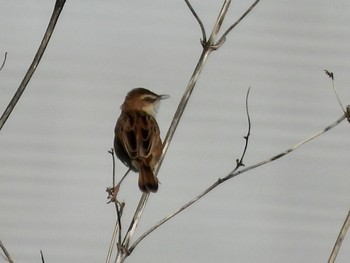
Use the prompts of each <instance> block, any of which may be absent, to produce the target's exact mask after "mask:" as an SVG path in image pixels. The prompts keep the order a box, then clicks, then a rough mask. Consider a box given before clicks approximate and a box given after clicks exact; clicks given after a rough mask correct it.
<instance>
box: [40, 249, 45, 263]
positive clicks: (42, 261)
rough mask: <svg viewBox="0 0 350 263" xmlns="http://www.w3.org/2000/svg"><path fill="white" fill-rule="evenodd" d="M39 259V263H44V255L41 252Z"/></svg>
mask: <svg viewBox="0 0 350 263" xmlns="http://www.w3.org/2000/svg"><path fill="white" fill-rule="evenodd" d="M40 257H41V263H45V259H44V254H43V252H42V251H41V250H40Z"/></svg>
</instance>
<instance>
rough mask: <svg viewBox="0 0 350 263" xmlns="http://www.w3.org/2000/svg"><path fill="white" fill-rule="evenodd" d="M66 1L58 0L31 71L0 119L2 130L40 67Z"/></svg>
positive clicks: (30, 68)
mask: <svg viewBox="0 0 350 263" xmlns="http://www.w3.org/2000/svg"><path fill="white" fill-rule="evenodd" d="M65 2H66V0H56V4H55V8H54V10H53V13H52V16H51V19H50V22H49V25H48V26H47V29H46V32H45V35H44V37H43V39H42V41H41V44H40V46H39V49H38V51H37V52H36V54H35V57H34V59H33V62H32V64H31V65H30V66H29V69H28V71H27V73H26V74H25V76H24V78H23V80H22V82H21V84H20V85H19V87H18V89H17V91H16V93H15V95H14V96H13V98H12V100H11V101H10V103H9V105H8V106H7V108H6V109H5V111H4V113H3V115H2V116H1V118H0V130H1V129H2V127H3V126H4V124H5V122H6V120H7V119H8V117H9V116H10V114H11V112H12V110H13V109H14V108H15V106H16V104H17V102H18V100H19V99H20V97H21V95H22V93H23V92H24V90H25V88H26V87H27V85H28V83H29V81H30V79H31V78H32V76H33V74H34V72H35V70H36V68H37V67H38V65H39V63H40V60H41V58H42V56H43V54H44V52H45V49H46V47H47V44H48V43H49V41H50V38H51V35H52V33H53V31H54V29H55V26H56V23H57V21H58V18H59V16H60V14H61V11H62V9H63V6H64V4H65Z"/></svg>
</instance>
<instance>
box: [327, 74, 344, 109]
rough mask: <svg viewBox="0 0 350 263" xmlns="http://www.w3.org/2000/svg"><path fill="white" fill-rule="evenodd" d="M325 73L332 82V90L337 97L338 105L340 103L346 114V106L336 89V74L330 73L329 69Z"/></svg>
mask: <svg viewBox="0 0 350 263" xmlns="http://www.w3.org/2000/svg"><path fill="white" fill-rule="evenodd" d="M324 72H325V73H326V74H327V76H328V77H329V78H330V79H331V80H332V88H333V91H334V94H335V96H336V97H337V100H338V103H339V105H340V107H341V109H342V111H343V112H344V113H346V111H345V108H344V106H343V104H342V103H341V100H340V98H339V95H338V91H337V88H336V87H335V80H334V73H333V72H331V71H328V70H327V69H325V70H324Z"/></svg>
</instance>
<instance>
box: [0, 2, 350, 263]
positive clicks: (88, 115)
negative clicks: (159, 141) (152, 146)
mask: <svg viewBox="0 0 350 263" xmlns="http://www.w3.org/2000/svg"><path fill="white" fill-rule="evenodd" d="M222 2H223V1H217V0H215V1H210V0H206V1H198V0H195V1H192V4H193V7H194V8H195V9H196V11H197V12H198V15H199V16H200V17H201V19H202V20H203V23H204V25H205V27H206V29H207V33H208V34H210V32H211V29H212V27H213V24H214V21H215V19H216V17H217V14H218V12H219V10H220V8H221V5H222ZM54 3H55V1H53V0H52V1H47V0H40V1H39V0H38V1H8V0H0V6H1V8H0V21H1V22H0V32H1V34H0V58H1V59H0V60H1V61H2V58H3V55H4V53H5V52H8V58H7V61H6V64H5V67H4V68H3V70H2V71H1V72H0V85H1V95H0V106H1V108H0V109H1V112H3V111H4V110H5V108H6V106H7V105H8V103H9V101H10V99H11V98H12V96H13V94H14V93H15V91H16V89H17V87H18V86H19V84H20V82H21V80H22V79H23V76H24V74H25V72H26V71H27V69H28V67H29V65H30V63H31V62H32V59H33V57H34V55H35V52H36V51H37V48H38V46H39V44H40V42H41V39H42V37H43V35H44V32H45V30H46V27H47V24H48V21H49V18H50V16H51V13H52V10H53V6H54ZM249 5H250V3H248V1H242V0H241V1H233V3H232V4H231V7H230V10H229V12H228V14H227V17H226V20H225V23H224V25H223V29H225V28H227V27H228V26H229V25H230V24H231V23H233V22H234V21H235V20H236V19H237V18H238V17H239V16H240V15H241V14H242V13H243V12H244V11H245V10H246V8H247V7H248V6H249ZM349 24H350V4H349V2H348V1H345V0H343V1H325V0H318V1H316V0H311V1H277V0H270V1H261V2H260V4H259V5H258V6H257V7H256V8H255V9H254V10H253V12H252V13H251V14H249V16H248V17H246V19H244V20H243V22H242V23H241V24H240V25H239V26H237V27H236V29H235V30H234V31H233V32H231V34H230V35H229V36H228V37H227V40H226V42H225V43H224V45H223V46H222V47H221V48H220V49H219V50H218V51H216V52H213V53H212V54H211V55H210V57H209V59H208V61H207V64H206V66H205V68H204V70H203V72H202V74H201V76H200V79H199V81H198V83H197V86H196V88H195V91H194V93H193V96H192V98H191V99H190V102H189V104H188V107H187V109H186V111H185V113H184V115H183V118H182V121H181V123H180V125H179V127H178V130H177V132H176V134H175V136H174V139H173V141H172V144H171V146H170V148H169V151H168V154H167V156H166V158H165V160H164V162H163V165H162V168H161V170H160V173H159V178H160V181H161V185H160V189H159V191H158V193H156V194H152V195H151V197H150V199H149V202H148V205H147V208H146V210H145V213H144V215H143V219H142V222H141V224H140V227H139V228H138V230H137V234H136V236H139V235H141V234H142V233H143V232H144V231H146V230H147V229H148V228H149V227H151V226H153V225H154V224H155V223H156V222H158V221H159V220H160V219H162V218H163V217H164V216H166V215H168V214H169V213H171V212H172V211H174V210H176V209H178V208H179V207H180V206H182V205H183V204H184V203H185V202H187V201H189V200H190V199H192V198H193V197H194V196H196V195H197V194H199V193H200V192H201V191H202V190H203V189H204V188H206V187H208V186H209V185H210V184H212V183H213V182H215V181H216V180H217V179H218V178H219V177H224V176H226V175H227V174H228V173H229V172H230V171H231V170H232V169H233V168H234V167H235V160H236V159H237V158H239V157H240V155H241V153H242V150H243V147H244V139H243V136H244V135H245V134H246V131H247V119H246V114H245V96H246V92H247V89H248V87H251V93H250V99H249V103H250V115H251V120H252V131H251V137H250V141H249V148H248V151H247V155H246V158H245V160H244V163H245V165H246V166H248V165H251V164H254V163H256V162H259V161H262V160H265V159H267V158H270V157H272V156H273V155H275V154H277V153H280V152H282V151H284V150H285V149H287V148H289V147H290V146H292V145H294V144H296V143H298V142H299V141H301V140H302V139H305V138H307V137H309V136H311V135H312V134H314V133H315V132H317V131H319V130H321V129H323V128H324V127H326V126H327V125H329V124H331V123H332V122H334V121H335V120H336V119H338V118H339V117H340V116H341V114H342V111H341V109H340V107H339V105H338V102H337V100H336V98H335V96H334V93H333V91H332V88H331V80H330V79H329V78H328V77H327V76H326V75H325V73H324V72H323V70H324V69H328V70H330V71H333V72H334V74H335V78H336V85H337V88H338V92H339V96H340V98H341V99H342V101H343V103H344V104H345V105H347V104H349V103H350V89H349V85H350V74H349V70H350V60H349V55H350V45H349V41H350V27H349ZM200 38H201V32H200V29H199V26H198V24H197V23H196V21H195V19H194V17H193V16H192V15H191V13H190V11H189V10H188V8H187V6H186V4H185V2H184V1H161V0H155V1H117V0H105V1H91V0H76V1H67V3H66V5H65V7H64V9H63V12H62V14H61V17H60V19H59V21H58V24H57V26H56V29H55V32H54V34H53V36H52V39H51V42H50V43H49V45H48V48H47V50H46V53H45V54H44V57H43V59H42V61H41V63H40V65H39V67H38V69H37V71H36V73H35V75H34V77H33V79H32V80H31V82H30V83H29V85H28V87H27V89H26V91H25V92H24V94H23V96H22V98H21V99H20V101H19V103H18V104H17V106H16V108H15V110H14V111H13V113H12V115H11V116H10V118H9V120H8V121H7V123H6V124H5V126H4V128H3V129H2V131H1V134H0V239H1V241H2V242H3V243H4V244H5V245H6V247H7V249H8V250H9V252H10V253H11V255H12V257H13V259H14V260H15V262H16V263H19V262H40V254H39V251H40V250H42V251H43V253H44V256H45V260H46V261H47V262H104V261H105V258H106V255H107V250H108V246H109V242H110V238H111V235H112V230H113V227H114V223H115V218H116V212H115V208H114V206H113V205H111V204H109V205H107V204H106V202H107V199H106V198H107V193H106V192H105V189H106V187H107V186H111V185H112V161H111V156H110V154H108V150H110V148H111V147H112V142H113V136H114V134H113V129H114V125H115V122H116V119H117V117H118V116H119V113H120V110H119V106H120V105H121V103H122V102H123V100H124V97H125V95H126V93H127V92H128V91H129V90H130V89H132V88H134V87H138V86H142V87H145V88H148V89H151V90H152V91H154V92H157V93H162V94H169V95H170V96H171V98H170V99H168V100H166V101H163V103H162V105H161V108H160V111H159V115H158V121H159V124H160V129H161V133H162V136H163V137H164V136H165V134H166V131H167V129H168V127H169V125H170V122H171V119H172V117H173V115H174V112H175V110H176V107H177V104H178V103H179V101H180V99H181V96H182V94H183V92H184V90H185V88H186V85H187V83H188V81H189V78H190V76H191V74H192V72H193V70H194V67H195V65H196V63H197V61H198V58H199V56H200V53H201V45H200ZM349 138H350V137H349V123H348V122H346V121H344V122H343V123H341V124H340V125H338V126H337V127H336V128H334V129H332V130H331V131H329V132H327V133H326V134H324V135H322V136H321V137H319V138H317V139H316V140H314V141H312V142H310V143H308V144H306V145H304V146H303V147H301V148H299V149H298V150H296V151H294V152H293V153H291V154H289V155H287V156H285V157H283V158H282V159H280V160H278V161H275V162H273V163H270V164H267V165H265V166H263V167H259V168H258V169H255V170H252V171H250V172H248V173H245V174H242V175H240V176H238V177H236V178H234V179H232V180H229V181H227V182H225V183H224V184H222V185H221V186H219V187H218V188H216V189H215V190H213V191H212V192H211V193H210V194H208V195H207V196H206V197H204V198H203V199H201V200H200V201H199V202H197V203H196V204H195V205H193V206H192V207H191V208H189V209H187V210H186V211H184V212H183V213H181V214H179V215H178V216H177V217H175V218H174V220H171V221H170V222H168V223H167V224H166V225H164V226H162V227H161V228H159V229H158V230H157V231H156V232H154V233H152V234H151V235H150V236H149V237H147V238H146V239H145V240H144V241H143V242H142V243H140V244H139V246H138V247H137V248H136V250H135V251H134V252H133V253H132V255H131V256H130V257H129V258H128V259H127V261H126V262H188V263H190V262H203V263H204V262H325V261H326V260H327V259H328V257H329V255H330V253H331V250H332V248H333V245H334V242H335V240H336V238H337V235H338V233H339V231H340V228H341V226H342V224H343V221H344V219H345V216H346V214H347V212H348V210H349V202H350V193H349V185H350V176H349V161H350V156H349V146H350V139H349ZM125 171H126V168H125V167H124V166H123V165H122V164H121V163H120V162H119V161H118V162H117V174H118V176H121V175H122V174H124V172H125ZM140 196H141V193H140V191H139V189H138V187H137V176H136V174H130V175H129V176H128V178H127V180H126V181H125V183H124V185H123V188H122V190H121V192H120V200H121V201H125V202H126V207H125V210H124V215H123V224H124V229H126V228H127V226H128V223H129V222H130V218H131V216H132V214H133V212H134V210H135V206H136V205H137V203H138V200H139V198H140ZM349 261H350V238H349V237H348V236H347V237H346V238H345V240H344V243H343V246H342V248H341V250H340V253H339V255H338V261H337V262H349ZM0 262H5V259H3V258H0Z"/></svg>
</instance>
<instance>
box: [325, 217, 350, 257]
mask: <svg viewBox="0 0 350 263" xmlns="http://www.w3.org/2000/svg"><path fill="white" fill-rule="evenodd" d="M349 226H350V210H349V212H348V215H347V216H346V219H345V222H344V224H343V226H342V228H341V230H340V233H339V235H338V238H337V241H336V242H335V244H334V247H333V250H332V253H331V255H330V257H329V259H328V263H334V262H335V259H336V258H337V255H338V252H339V250H340V247H341V244H342V242H343V240H344V238H345V235H346V232H347V231H348V229H349Z"/></svg>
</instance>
